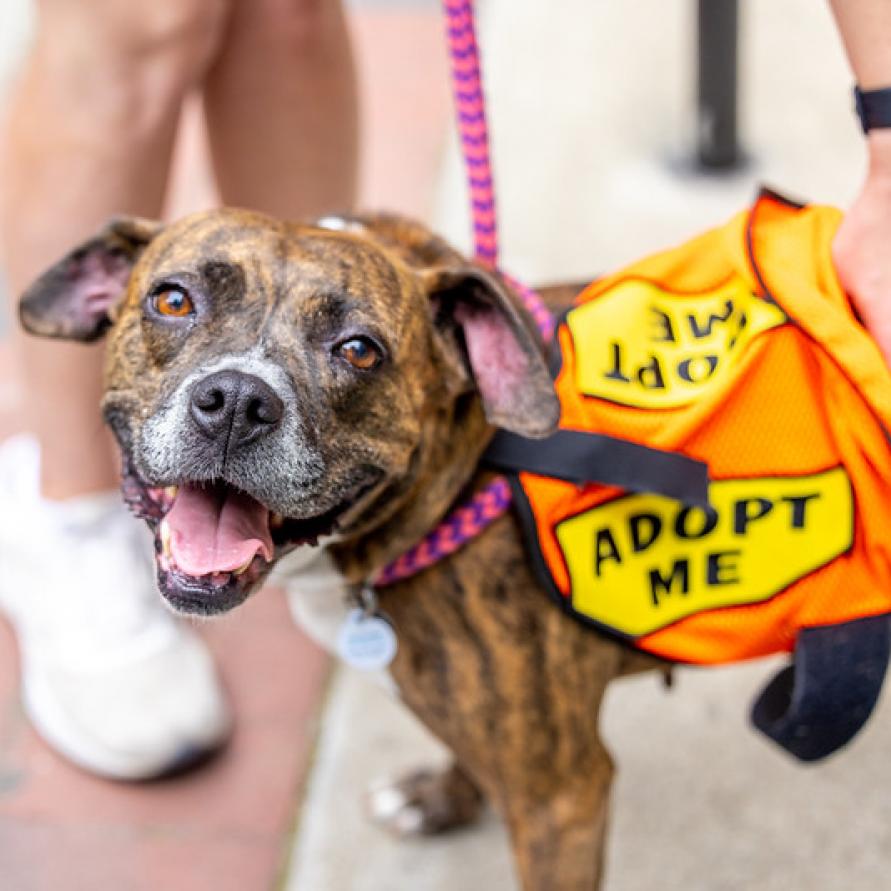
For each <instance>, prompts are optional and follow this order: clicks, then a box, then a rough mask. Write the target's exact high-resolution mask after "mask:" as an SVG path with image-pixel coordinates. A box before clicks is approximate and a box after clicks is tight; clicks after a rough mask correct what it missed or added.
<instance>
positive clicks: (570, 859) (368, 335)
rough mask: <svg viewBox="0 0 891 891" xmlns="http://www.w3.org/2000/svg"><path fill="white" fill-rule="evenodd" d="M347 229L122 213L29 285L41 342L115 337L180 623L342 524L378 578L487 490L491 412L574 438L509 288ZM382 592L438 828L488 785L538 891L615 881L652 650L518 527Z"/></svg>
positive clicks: (349, 572)
mask: <svg viewBox="0 0 891 891" xmlns="http://www.w3.org/2000/svg"><path fill="white" fill-rule="evenodd" d="M340 229H341V231H332V230H331V229H329V228H325V227H324V225H319V226H313V225H292V224H286V223H281V222H277V221H275V220H272V219H269V218H267V217H265V216H261V215H258V214H254V213H248V212H245V211H237V210H220V211H213V212H210V213H205V214H201V215H198V216H193V217H190V218H188V219H186V220H184V221H182V222H180V223H177V224H175V225H171V226H169V227H162V226H161V225H160V224H154V223H150V222H147V221H143V220H135V219H120V220H115V221H113V222H112V223H110V224H109V225H108V226H107V227H106V228H105V229H104V230H103V231H102V232H100V233H99V234H98V235H97V236H96V237H95V238H93V239H91V240H90V241H88V242H86V243H85V244H83V245H81V246H80V247H78V248H77V249H76V250H75V251H73V252H72V253H71V254H70V255H69V256H67V257H66V258H64V259H63V260H62V261H61V262H60V263H59V264H57V265H56V266H54V267H52V268H51V269H50V270H49V271H48V272H47V273H45V274H44V275H43V276H42V277H41V278H40V279H39V280H38V281H37V282H36V283H35V284H34V285H33V286H32V287H31V288H30V289H29V290H28V291H27V293H26V294H25V295H24V297H23V299H22V303H21V319H22V322H23V324H24V326H25V327H26V328H27V329H28V330H29V331H31V332H32V333H34V334H39V335H44V336H50V337H64V338H73V339H79V340H85V341H86V340H93V339H96V338H98V337H100V336H101V335H102V334H103V333H105V332H106V329H107V332H108V349H107V367H106V380H105V385H106V390H105V398H104V402H103V409H104V413H105V417H106V419H107V421H108V423H109V425H110V426H111V428H112V430H113V431H114V433H115V435H116V437H117V439H118V442H119V443H120V446H121V450H122V453H123V457H124V482H123V490H124V495H125V497H126V499H127V501H128V502H129V503H130V505H131V506H132V507H133V509H134V510H135V512H136V513H137V514H138V515H139V516H141V517H143V518H144V519H145V520H146V521H147V522H148V523H149V525H150V526H151V527H152V528H153V530H154V532H155V540H156V550H157V561H158V584H159V587H160V590H161V593H162V594H163V596H164V597H165V598H166V600H167V601H168V602H169V604H170V605H171V606H173V608H174V609H176V610H177V611H179V612H182V613H191V614H202V615H210V614H214V613H220V612H224V611H226V610H229V609H231V608H232V607H234V606H236V605H237V604H239V603H241V602H242V601H243V600H244V599H245V598H246V597H247V596H248V595H249V594H250V593H251V592H253V591H254V590H256V589H257V588H258V587H259V586H260V584H261V582H262V580H263V578H264V577H265V576H266V574H267V573H268V572H269V570H270V568H271V567H272V565H273V564H274V563H275V561H276V560H277V559H278V558H279V557H281V556H282V555H283V554H285V553H286V552H288V551H289V550H292V549H293V548H295V547H298V546H301V545H307V544H314V543H316V542H317V541H318V539H319V538H320V537H323V536H328V537H329V539H328V540H329V542H330V543H329V545H328V546H329V548H330V552H331V554H332V555H333V557H334V559H335V561H336V563H337V565H338V567H339V569H340V570H341V572H342V573H343V575H344V576H345V577H346V579H347V580H348V581H350V582H354V583H360V582H363V581H365V580H367V579H370V578H372V577H373V576H374V575H375V573H376V572H377V571H379V570H380V569H381V568H382V567H383V566H384V565H386V564H387V563H388V562H389V561H390V560H392V559H394V558H395V557H397V556H399V555H400V554H401V553H403V552H404V551H405V550H406V549H408V548H409V547H410V546H411V545H413V544H414V543H415V542H417V541H418V539H419V538H420V537H421V536H422V535H423V534H424V533H425V532H427V531H428V530H430V529H432V528H433V527H434V526H435V525H436V524H437V522H438V521H439V520H440V518H441V517H442V516H443V515H444V514H445V513H446V511H447V509H448V508H449V506H450V505H451V504H453V503H454V502H455V501H456V500H458V499H459V498H460V497H462V496H465V495H466V494H467V493H469V492H471V491H473V490H474V489H475V488H477V487H479V486H481V485H482V484H483V483H484V482H485V481H486V478H487V474H486V472H485V471H484V470H481V469H480V468H479V466H478V463H479V458H480V456H481V454H482V453H483V451H484V449H485V447H486V445H487V443H488V441H489V439H490V437H491V436H492V433H493V429H494V427H495V426H496V425H497V426H501V427H504V428H506V429H508V430H512V431H515V432H518V433H521V434H524V435H526V436H533V437H535V436H542V435H546V434H548V433H549V432H551V431H552V430H553V429H554V427H555V424H556V422H557V418H558V412H559V407H558V404H557V400H556V397H555V395H554V392H553V389H552V387H551V380H550V377H549V374H548V371H547V368H546V365H545V362H544V360H543V354H542V346H541V344H540V342H539V340H538V337H537V335H536V333H535V331H534V328H533V326H532V324H531V322H530V320H529V319H528V318H527V316H526V315H525V313H524V312H523V310H522V309H521V308H520V306H519V303H518V302H517V300H516V298H515V296H514V295H513V294H512V293H511V291H510V290H509V288H508V287H506V285H505V284H504V282H503V281H501V280H500V278H498V277H497V276H496V275H494V274H492V273H491V272H489V271H487V270H484V269H482V268H480V267H478V266H476V265H474V264H472V263H470V262H468V261H467V260H466V259H464V258H462V257H461V256H460V255H459V254H458V253H457V252H455V251H454V250H453V249H451V248H450V247H449V246H448V245H446V244H445V243H444V242H443V241H441V240H440V239H438V238H436V237H435V236H433V235H432V234H431V233H430V232H428V231H427V230H426V229H425V228H423V227H422V226H420V225H418V224H415V223H411V222H408V221H406V220H403V219H399V218H394V217H386V216H377V217H369V218H356V219H354V220H350V221H341V224H340ZM575 291H576V289H574V288H566V289H563V290H559V289H557V290H553V291H551V292H550V295H549V296H550V297H551V298H552V299H562V300H564V301H568V299H569V298H570V297H571V296H572V295H573V294H574V293H575ZM380 601H381V607H382V609H383V610H384V611H385V612H386V613H387V614H388V615H389V616H390V617H391V618H392V620H393V623H394V625H395V628H396V630H397V634H398V640H399V651H398V655H397V657H396V660H395V662H394V663H393V665H392V666H391V672H392V676H393V678H394V679H395V681H396V683H397V684H398V687H399V690H400V693H401V695H402V698H403V699H404V701H405V702H406V703H407V704H408V705H409V706H410V707H411V708H412V709H413V710H414V711H415V713H416V714H417V715H418V716H419V717H420V718H421V720H422V721H424V722H425V723H426V724H427V726H428V727H429V728H430V729H431V730H432V731H433V732H434V733H435V734H436V735H437V736H438V737H439V738H440V739H441V740H442V741H443V742H444V743H446V745H448V746H449V747H450V749H451V751H452V752H453V753H454V756H455V766H454V767H452V768H451V769H450V770H448V771H447V772H446V773H445V774H443V775H442V776H441V777H431V776H429V775H427V776H424V777H421V778H416V779H415V780H414V781H413V782H412V783H411V784H410V786H411V790H412V794H413V795H415V796H416V797H418V798H419V799H420V800H421V803H422V804H423V805H424V809H425V813H426V815H427V816H428V817H429V822H428V825H427V827H426V828H428V829H439V828H445V827H448V826H450V825H455V824H457V823H461V822H466V821H469V820H470V819H472V818H473V816H474V815H475V813H476V811H477V810H478V806H479V802H480V800H481V796H485V797H486V798H487V799H488V800H489V801H490V802H492V803H493V804H494V805H495V806H496V807H497V808H498V809H499V810H500V812H501V813H502V814H503V815H504V818H505V820H506V821H507V825H508V827H509V830H510V835H511V839H512V844H513V848H514V853H515V856H516V863H517V868H518V871H519V875H520V876H521V879H522V885H523V888H524V889H526V891H545V889H547V891H592V889H595V888H597V886H598V884H599V880H600V875H601V870H602V865H603V857H602V852H603V840H604V832H605V828H606V823H607V803H608V797H609V787H610V781H611V778H612V772H613V768H612V762H611V760H610V756H609V754H608V753H607V751H606V749H605V748H604V745H603V743H602V742H601V739H600V735H599V733H598V726H597V725H598V711H599V709H600V704H601V701H602V698H603V693H604V690H605V688H606V685H607V683H608V682H609V681H610V680H612V679H613V678H615V677H617V676H618V675H620V674H622V673H626V672H628V671H631V670H637V669H639V668H643V667H652V666H653V665H654V663H653V662H652V661H647V660H642V658H641V657H640V656H638V655H636V654H634V653H632V652H630V651H628V650H626V649H624V648H623V647H622V646H620V645H618V644H617V643H615V642H613V641H611V640H608V639H607V638H605V637H601V636H599V635H597V634H594V633H592V632H591V631H589V630H586V629H584V628H582V627H581V625H579V624H576V623H575V622H573V621H572V620H571V619H569V618H567V617H566V616H565V615H564V614H563V613H562V612H561V611H560V610H558V609H555V608H553V607H552V606H551V605H550V603H549V601H548V598H547V595H546V594H545V593H544V591H543V590H542V589H541V588H540V587H539V585H538V583H537V582H536V580H535V578H534V577H533V574H532V571H531V568H530V564H529V561H528V559H527V556H526V554H525V552H524V548H523V542H522V538H521V534H520V530H519V528H518V524H517V521H516V520H515V519H514V518H513V516H510V515H507V516H504V517H502V518H501V519H499V520H498V521H496V522H495V523H494V524H492V525H491V526H490V527H489V528H488V529H487V530H486V531H485V532H484V533H483V534H481V535H480V536H478V537H477V538H476V539H474V540H473V541H472V542H470V543H469V544H468V545H467V546H465V547H464V548H463V549H462V550H460V551H458V553H456V554H454V555H453V556H451V557H449V558H447V559H445V560H443V561H442V562H440V563H439V564H438V565H436V566H435V567H434V568H433V569H431V570H428V571H426V572H424V573H422V574H420V575H417V576H415V577H414V578H411V579H409V580H407V581H404V582H401V583H399V584H397V585H394V586H392V587H390V588H386V589H384V590H382V591H381V594H380Z"/></svg>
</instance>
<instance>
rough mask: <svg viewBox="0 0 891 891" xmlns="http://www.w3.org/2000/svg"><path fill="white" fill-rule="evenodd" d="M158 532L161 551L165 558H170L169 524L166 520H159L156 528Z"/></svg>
mask: <svg viewBox="0 0 891 891" xmlns="http://www.w3.org/2000/svg"><path fill="white" fill-rule="evenodd" d="M158 532H159V533H160V535H161V550H162V552H163V554H164V556H165V557H169V556H170V524H169V523H168V522H167V520H166V519H164V520H161V525H160V526H159V528H158Z"/></svg>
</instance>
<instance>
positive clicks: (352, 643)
mask: <svg viewBox="0 0 891 891" xmlns="http://www.w3.org/2000/svg"><path fill="white" fill-rule="evenodd" d="M397 648H398V644H397V642H396V632H395V631H394V630H393V626H392V625H391V624H390V622H389V621H388V620H387V619H386V617H384V616H383V615H381V614H380V613H378V612H375V613H368V612H367V611H366V610H364V609H359V608H356V609H352V610H350V611H349V613H348V614H347V617H346V620H345V621H344V623H343V625H342V626H341V629H340V633H339V634H338V636H337V652H338V654H339V655H340V658H341V659H343V661H344V662H346V663H347V664H348V665H352V666H353V668H358V669H360V670H361V671H375V670H378V669H381V668H386V667H387V666H388V665H389V664H390V663H391V662H392V661H393V659H394V658H395V657H396V650H397Z"/></svg>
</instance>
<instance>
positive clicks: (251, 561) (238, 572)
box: [232, 557, 254, 576]
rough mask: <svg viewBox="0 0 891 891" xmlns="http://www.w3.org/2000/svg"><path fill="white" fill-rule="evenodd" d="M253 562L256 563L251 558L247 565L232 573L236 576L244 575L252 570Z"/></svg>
mask: <svg viewBox="0 0 891 891" xmlns="http://www.w3.org/2000/svg"><path fill="white" fill-rule="evenodd" d="M253 562H254V558H253V557H251V558H250V560H248V561H247V563H245V564H244V566H239V567H238V569H234V570H233V571H232V574H233V575H234V576H240V575H244V574H245V573H246V572H247V571H248V570H249V569H250V568H251V563H253Z"/></svg>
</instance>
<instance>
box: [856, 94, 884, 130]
mask: <svg viewBox="0 0 891 891" xmlns="http://www.w3.org/2000/svg"><path fill="white" fill-rule="evenodd" d="M854 107H855V109H856V110H857V117H859V118H860V126H861V127H863V132H864V133H869V131H870V130H875V129H877V128H880V127H891V87H885V88H883V89H881V90H861V89H860V87H854Z"/></svg>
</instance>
